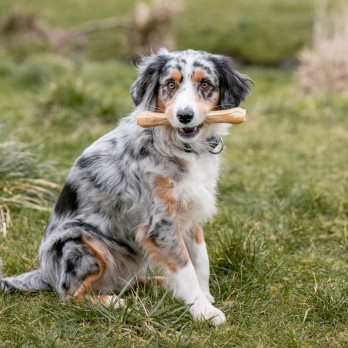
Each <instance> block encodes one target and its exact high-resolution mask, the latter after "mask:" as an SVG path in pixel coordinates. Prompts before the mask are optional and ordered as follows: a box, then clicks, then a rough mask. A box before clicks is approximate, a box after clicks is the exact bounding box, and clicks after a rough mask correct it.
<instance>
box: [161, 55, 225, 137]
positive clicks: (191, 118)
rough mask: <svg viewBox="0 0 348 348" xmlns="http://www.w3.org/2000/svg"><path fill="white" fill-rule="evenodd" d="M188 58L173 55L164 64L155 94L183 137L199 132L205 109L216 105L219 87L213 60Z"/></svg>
mask: <svg viewBox="0 0 348 348" xmlns="http://www.w3.org/2000/svg"><path fill="white" fill-rule="evenodd" d="M189 58H191V59H190V60H189V59H186V60H185V59H183V58H178V59H173V60H171V61H169V62H168V63H167V64H166V65H165V66H164V68H163V71H162V74H161V76H160V81H159V89H158V95H157V105H158V107H159V108H161V109H163V110H165V113H166V114H167V115H168V118H169V121H170V123H171V125H172V126H173V128H174V129H176V130H177V132H178V136H179V137H180V138H183V139H185V140H186V139H191V138H194V137H196V136H198V134H199V133H200V131H201V129H202V127H203V123H204V118H205V117H206V115H207V113H208V112H209V111H210V110H213V109H214V108H216V107H217V106H218V101H219V91H220V89H219V79H218V76H217V74H216V73H215V71H214V67H213V64H212V63H211V62H209V61H203V62H199V61H198V60H197V57H189ZM201 60H202V59H201Z"/></svg>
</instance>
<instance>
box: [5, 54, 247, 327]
mask: <svg viewBox="0 0 348 348" xmlns="http://www.w3.org/2000/svg"><path fill="white" fill-rule="evenodd" d="M249 91H250V80H249V79H248V78H247V77H245V76H242V75H240V74H238V73H237V72H236V71H234V70H233V68H232V66H231V62H230V60H229V59H228V58H226V57H223V56H218V55H213V54H209V53H207V52H197V51H192V50H188V51H181V52H172V53H170V52H168V51H166V50H160V51H159V52H158V53H157V54H153V55H151V56H149V57H145V58H143V60H142V62H141V64H140V67H139V74H138V77H137V79H136V81H135V82H134V84H133V85H132V88H131V95H132V98H133V101H134V103H135V105H136V108H135V110H134V112H133V113H132V114H131V115H129V116H128V117H126V118H124V119H123V120H121V122H120V124H119V125H118V127H117V128H116V129H114V130H113V131H111V132H110V133H109V134H107V135H105V136H104V137H102V138H100V139H99V140H97V141H96V142H95V143H94V144H92V145H91V146H90V147H88V148H87V149H86V150H85V151H84V152H83V153H82V154H81V156H80V157H79V158H78V159H77V160H76V162H75V164H74V166H73V168H72V169H71V171H70V174H69V176H68V179H67V181H66V184H65V186H64V188H63V190H62V192H61V194H60V196H59V198H58V201H57V203H56V205H55V208H54V211H53V213H52V215H51V218H50V220H49V222H48V225H47V227H46V230H45V232H44V236H43V240H42V244H41V247H40V252H39V260H40V267H39V269H37V270H34V271H31V272H28V273H25V274H22V275H19V276H15V277H7V278H3V279H2V280H0V290H2V291H14V290H17V291H18V290H19V291H37V290H41V289H54V290H55V291H56V292H57V293H58V294H59V296H60V297H61V298H62V299H63V300H64V299H67V298H70V297H73V298H79V297H90V295H89V294H91V293H93V294H95V295H96V297H95V296H94V297H90V298H91V300H92V301H94V302H95V301H96V300H98V301H104V302H107V303H110V302H112V300H113V299H114V297H113V295H112V294H114V293H117V292H119V291H120V290H121V289H123V288H124V287H125V286H127V285H129V284H131V283H133V282H134V281H135V279H136V278H137V277H138V276H139V275H140V274H141V273H142V272H143V271H144V269H146V268H147V267H148V266H149V263H150V262H151V263H154V264H155V265H157V266H158V267H160V268H162V269H163V271H164V274H165V275H166V284H167V286H168V287H169V288H170V289H171V290H172V292H173V295H174V296H175V297H176V298H178V299H180V300H182V301H184V303H186V304H191V306H190V312H191V314H192V316H193V317H194V318H195V319H211V320H212V322H213V323H214V324H216V325H219V324H221V323H223V322H224V321H225V316H224V314H223V313H222V312H221V311H220V310H219V309H217V308H215V307H214V306H213V305H212V304H211V303H212V302H213V297H212V296H211V294H210V291H209V260H208V255H207V249H206V245H205V242H204V235H203V231H202V228H201V226H202V225H203V224H204V223H205V222H206V221H207V220H208V219H209V218H210V217H211V216H212V215H213V214H214V212H215V188H216V181H217V178H218V173H219V161H220V160H219V156H218V155H217V154H216V153H217V152H219V151H217V150H216V149H217V148H219V147H221V142H220V134H222V133H224V132H225V131H226V126H225V125H209V126H208V125H203V121H204V118H205V115H206V114H207V112H208V111H210V110H212V109H227V108H230V107H234V106H238V105H239V103H240V102H241V101H242V100H243V99H244V98H245V96H246V95H247V94H248V93H249ZM144 110H153V111H155V110H159V111H162V112H166V113H167V115H168V118H169V121H170V123H171V126H170V127H156V128H152V129H143V128H141V127H139V126H137V125H136V116H137V115H138V114H140V113H141V112H142V111H144Z"/></svg>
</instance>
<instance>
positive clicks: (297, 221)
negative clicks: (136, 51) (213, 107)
mask: <svg viewBox="0 0 348 348" xmlns="http://www.w3.org/2000/svg"><path fill="white" fill-rule="evenodd" d="M243 72H244V73H247V74H249V75H250V76H251V77H252V78H253V80H254V81H255V89H254V92H253V95H252V96H251V97H250V98H249V99H248V101H247V102H246V103H245V104H244V105H243V106H244V107H246V108H247V111H248V121H247V122H246V123H245V124H243V125H240V126H236V127H233V129H232V130H231V134H230V135H229V136H228V137H226V139H225V142H226V150H225V151H224V153H223V167H222V174H221V181H220V182H219V192H220V196H219V200H218V202H219V203H218V208H219V209H218V214H217V216H216V217H215V218H214V219H213V220H212V221H211V222H209V223H208V224H207V226H206V227H205V231H206V239H207V243H208V249H209V254H210V257H211V267H212V276H211V288H212V293H213V295H214V296H215V298H216V305H217V307H219V308H221V309H222V310H223V311H224V312H225V313H226V315H227V323H226V325H224V326H222V327H219V328H214V327H211V326H210V325H209V324H207V323H196V322H192V321H191V319H190V316H189V314H188V312H187V310H186V309H185V307H183V306H182V304H181V303H179V302H177V301H174V300H173V299H172V298H171V296H170V295H169V294H167V293H166V292H165V291H164V290H163V289H159V290H158V289H155V288H153V287H151V286H150V287H148V288H145V289H133V290H131V291H129V292H127V293H125V294H124V295H123V298H125V299H126V300H127V307H126V308H124V309H122V310H120V311H115V310H111V309H107V308H103V307H99V308H95V307H93V306H90V305H88V304H87V303H86V304H80V305H77V304H71V303H69V304H61V303H60V302H59V300H58V298H57V296H56V295H55V294H52V293H47V292H43V293H38V294H14V295H0V347H6V348H7V347H67V346H70V347H107V346H121V347H122V346H124V347H129V346H155V347H168V346H170V347H196V346H202V345H203V346H214V347H215V346H216V347H231V346H238V347H240V346H251V347H256V346H257V347H269V346H276V347H289V346H294V347H299V346H304V347H308V346H322V347H336V346H337V347H339V346H345V345H348V330H347V325H348V319H347V318H348V317H347V315H346V314H347V310H348V283H347V276H346V274H347V270H348V266H347V264H348V248H347V246H348V230H347V215H348V185H347V183H348V181H347V178H348V174H347V163H346V162H347V161H346V149H347V147H348V131H347V129H348V121H347V118H346V115H347V112H348V104H347V101H346V99H344V98H343V97H340V96H338V95H328V96H324V97H312V96H309V97H304V96H302V95H299V94H298V93H297V92H296V88H295V86H294V83H293V81H292V77H291V75H290V74H289V73H285V72H280V71H276V70H262V69H258V68H250V69H244V70H243ZM134 76H135V73H134V69H133V68H132V67H130V66H128V65H125V64H123V63H119V62H108V63H97V62H88V61H86V62H82V63H79V64H77V63H74V62H72V61H70V60H68V59H63V58H57V57H52V56H45V55H44V56H34V57H32V58H30V59H28V60H25V61H23V62H22V63H21V64H20V65H14V63H13V62H12V60H11V59H9V58H8V59H5V58H4V59H2V60H0V91H1V97H0V109H1V119H0V122H1V124H2V125H3V127H5V129H6V132H7V133H6V134H8V135H10V136H11V139H14V140H16V141H21V142H24V143H26V144H28V146H29V149H30V151H32V152H35V156H36V157H35V158H36V161H38V163H40V162H44V161H55V162H56V164H55V168H54V169H52V170H53V173H52V174H53V176H52V175H51V173H49V172H47V171H45V172H43V173H42V175H43V177H42V179H51V180H52V178H54V181H55V182H57V183H58V184H59V185H61V184H62V183H63V180H64V179H63V177H64V175H63V174H66V173H67V170H68V169H69V167H70V166H71V164H72V162H73V160H74V159H75V158H76V156H78V154H79V153H80V152H81V151H82V150H83V149H84V148H85V147H86V146H88V145H89V144H90V143H91V142H92V141H93V140H95V139H97V138H98V137H99V136H100V135H102V134H104V133H106V132H107V131H108V130H110V129H112V128H113V126H114V124H115V123H116V121H117V119H118V118H119V117H122V116H123V115H125V114H127V112H128V111H129V110H131V100H130V96H129V92H128V91H129V86H130V84H131V82H132V80H133V79H134ZM2 141H3V139H2ZM34 149H35V150H34ZM28 173H29V174H28V175H30V171H29V172H28ZM57 173H63V174H59V175H57ZM11 217H12V223H13V226H12V228H11V229H10V230H8V235H7V237H6V238H4V237H2V236H0V255H1V258H2V259H3V261H4V274H5V275H13V274H18V273H20V272H24V271H27V270H30V269H33V268H34V267H36V266H37V251H38V248H39V244H40V240H41V236H42V231H43V229H44V227H45V224H46V223H47V220H48V218H49V213H48V212H44V211H43V212H40V211H34V210H32V209H27V208H22V207H16V206H14V207H13V208H12V209H11Z"/></svg>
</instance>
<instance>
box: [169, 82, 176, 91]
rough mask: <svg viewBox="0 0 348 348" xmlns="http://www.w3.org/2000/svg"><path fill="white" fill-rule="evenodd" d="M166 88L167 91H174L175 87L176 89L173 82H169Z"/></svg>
mask: <svg viewBox="0 0 348 348" xmlns="http://www.w3.org/2000/svg"><path fill="white" fill-rule="evenodd" d="M167 87H168V88H169V89H175V87H176V85H175V82H173V81H169V82H168V83H167Z"/></svg>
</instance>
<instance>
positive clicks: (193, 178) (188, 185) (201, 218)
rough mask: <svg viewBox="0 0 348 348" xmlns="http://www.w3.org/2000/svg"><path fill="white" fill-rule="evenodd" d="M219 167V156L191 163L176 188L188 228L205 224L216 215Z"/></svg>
mask: <svg viewBox="0 0 348 348" xmlns="http://www.w3.org/2000/svg"><path fill="white" fill-rule="evenodd" d="M219 167H220V161H219V157H218V156H207V157H200V158H198V159H195V160H194V161H190V162H189V166H188V173H187V175H185V176H184V178H183V180H182V181H180V183H178V184H177V185H176V186H175V196H176V198H177V199H178V200H179V201H180V202H181V204H182V205H183V206H184V207H185V208H186V209H185V211H186V212H187V213H186V214H185V215H186V216H185V221H186V227H188V228H189V227H190V226H191V225H192V224H194V223H204V222H206V221H207V220H208V219H209V218H210V217H212V215H214V213H215V210H216V208H215V195H216V182H217V178H218V175H219Z"/></svg>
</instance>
